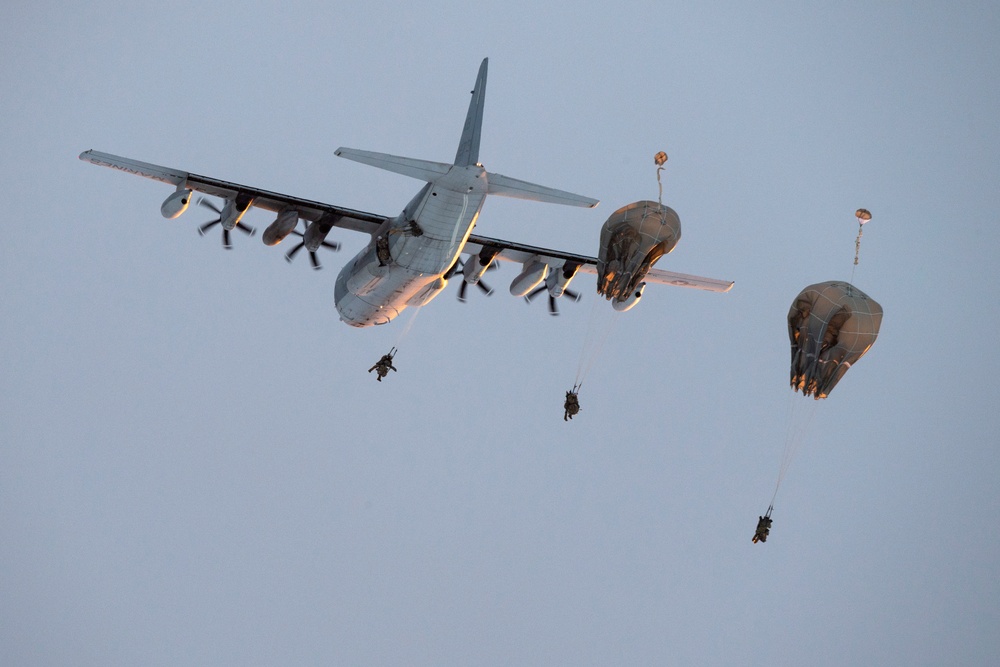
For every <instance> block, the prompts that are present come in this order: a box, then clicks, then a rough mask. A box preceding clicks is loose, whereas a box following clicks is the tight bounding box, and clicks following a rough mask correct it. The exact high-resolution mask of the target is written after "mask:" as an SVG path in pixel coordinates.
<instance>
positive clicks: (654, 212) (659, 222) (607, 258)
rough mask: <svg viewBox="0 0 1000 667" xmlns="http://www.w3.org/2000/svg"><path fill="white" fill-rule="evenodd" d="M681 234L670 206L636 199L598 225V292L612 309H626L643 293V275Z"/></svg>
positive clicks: (677, 219) (670, 247) (679, 221)
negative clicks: (609, 301)
mask: <svg viewBox="0 0 1000 667" xmlns="http://www.w3.org/2000/svg"><path fill="white" fill-rule="evenodd" d="M680 238H681V219H680V218H679V217H678V216H677V213H676V211H674V210H673V209H672V208H670V207H669V206H663V205H662V204H658V203H657V202H654V201H637V202H635V203H633V204H629V205H628V206H623V207H622V208H620V209H618V210H617V211H615V212H614V213H612V214H611V217H609V218H608V220H607V222H605V223H604V227H602V228H601V247H600V250H599V252H598V261H597V293H598V294H600V295H602V296H603V297H604V298H606V299H611V300H612V301H613V305H614V308H615V310H628V309H629V308H631V307H632V306H634V305H635V304H636V303H638V301H639V299H640V298H641V297H642V289H643V287H644V285H643V284H642V279H643V277H644V276H645V275H646V273H647V272H648V271H649V269H650V268H651V267H652V266H653V264H655V263H656V261H657V260H658V259H660V257H663V256H664V255H666V254H667V253H669V252H670V251H671V250H673V249H674V246H676V245H677V242H678V241H680Z"/></svg>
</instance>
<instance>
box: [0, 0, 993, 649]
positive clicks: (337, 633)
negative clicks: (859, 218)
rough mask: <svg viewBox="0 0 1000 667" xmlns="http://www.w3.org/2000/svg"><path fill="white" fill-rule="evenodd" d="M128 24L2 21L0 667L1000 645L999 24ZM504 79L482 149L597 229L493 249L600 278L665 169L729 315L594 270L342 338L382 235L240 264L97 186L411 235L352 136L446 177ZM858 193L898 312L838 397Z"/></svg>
mask: <svg viewBox="0 0 1000 667" xmlns="http://www.w3.org/2000/svg"><path fill="white" fill-rule="evenodd" d="M133 5H134V6H125V5H123V4H122V3H117V2H115V3H111V2H101V1H97V2H92V3H76V4H74V3H56V2H47V1H44V0H43V1H38V2H27V1H22V0H13V1H12V2H8V3H5V4H4V6H3V9H2V10H0V18H2V20H0V91H2V94H0V140H2V146H3V151H2V153H0V179H2V182H3V188H4V193H5V195H4V197H3V199H4V206H3V220H2V222H0V229H2V230H3V237H4V242H3V244H2V245H0V279H2V281H3V285H4V289H3V295H2V297H0V298H2V301H0V303H2V313H3V317H2V318H0V347H2V350H3V352H2V354H0V360H2V361H0V663H2V664H4V665H139V664H141V665H214V664H243V665H275V664H288V665H314V664H331V665H373V664H387V665H511V664H517V665H542V664H545V665H548V664H563V665H569V664H572V665H608V664H690V665H732V664H748V665H803V664H809V665H843V664H866V665H870V664H896V665H941V664H950V665H982V664H992V663H994V662H995V661H996V658H997V655H998V654H1000V577H998V576H997V572H998V571H1000V521H998V516H1000V485H998V483H997V479H998V473H1000V451H998V447H997V445H998V437H997V435H998V414H997V413H998V410H997V408H998V405H1000V391H998V388H997V383H996V377H997V375H998V373H1000V353H998V351H997V343H996V340H997V336H998V333H997V332H998V330H1000V314H998V309H997V306H996V299H995V295H996V293H997V289H998V287H1000V284H998V283H1000V281H998V261H997V260H998V259H1000V258H998V253H997V247H998V245H1000V226H998V224H997V211H998V210H1000V187H998V185H1000V178H998V175H1000V169H998V166H997V165H998V163H997V154H998V151H1000V123H998V121H997V118H998V113H997V111H998V108H1000V74H998V71H1000V70H998V67H997V66H998V64H1000V47H998V45H997V44H998V43H997V40H996V35H997V33H998V32H1000V7H998V5H996V3H990V2H960V3H939V2H910V3H888V2H874V3H872V2H839V3H833V5H830V6H824V7H821V8H818V7H815V6H808V7H807V6H804V5H803V3H795V2H786V3H781V2H779V3H745V2H708V3H684V4H678V3H671V2H667V3H663V2H647V3H624V4H620V5H609V4H608V3H589V4H587V3H584V4H581V3H579V2H575V3H568V2H567V3H561V2H560V3H547V4H545V5H544V6H543V7H539V6H538V4H537V3H528V2H519V1H511V2H504V3H478V4H477V3H471V4H470V3H468V2H439V3H413V2H368V3H350V4H348V3H334V4H331V3H319V2H315V3H312V2H288V3H282V5H281V8H280V9H278V8H277V7H278V5H277V4H272V3H253V2H250V3H246V2H240V3H237V2H207V3H205V2H183V1H181V2H174V3H168V4H162V3H161V4H160V5H156V6H155V7H152V6H146V3H133ZM813 5H815V3H813ZM484 57H489V58H490V70H489V83H488V87H487V93H486V109H485V122H484V127H483V135H482V150H481V161H482V162H483V163H484V164H485V165H486V167H487V168H488V169H490V170H493V171H496V172H499V173H502V174H505V175H508V176H513V177H516V178H521V179H525V180H529V181H533V182H537V183H542V184H544V185H548V186H552V187H557V188H561V189H566V190H570V191H572V192H577V193H580V194H583V195H587V196H592V197H596V198H599V199H601V200H602V203H601V205H600V206H599V207H598V208H597V209H595V210H585V209H577V208H569V207H560V206H554V205H548V204H538V203H532V202H522V201H515V200H509V199H502V198H499V197H493V198H490V199H489V200H488V201H487V202H486V205H485V207H484V209H483V212H482V215H481V216H480V219H479V225H478V227H477V230H476V231H477V233H480V234H483V235H487V236H495V237H499V238H504V239H509V240H515V241H520V242H525V243H532V244H536V245H542V246H548V247H558V248H562V249H565V250H568V251H572V252H579V253H586V254H591V255H592V254H596V252H597V239H598V234H599V230H600V227H601V225H602V224H603V222H604V220H605V219H606V218H607V217H608V216H609V215H610V214H611V213H612V212H613V211H614V210H615V209H616V208H618V207H619V206H623V205H625V204H627V203H629V202H632V201H636V200H640V199H654V200H655V199H656V196H657V185H656V176H655V167H654V165H653V160H652V158H653V155H654V154H655V153H656V152H657V151H659V150H665V151H666V152H667V153H668V154H669V155H670V161H669V162H668V164H667V167H666V170H665V172H664V202H665V203H668V204H669V205H671V206H672V207H673V208H674V209H676V210H677V212H678V213H679V215H680V217H681V220H682V223H683V238H682V240H681V242H680V244H679V246H678V247H677V249H676V250H675V251H674V253H673V254H671V255H670V256H668V257H666V258H664V259H662V260H661V262H660V264H659V265H658V266H659V267H661V268H666V269H672V270H675V271H681V272H685V273H695V274H699V275H704V276H711V277H717V278H724V279H731V280H735V281H736V286H735V288H734V289H733V290H732V291H731V292H730V293H728V294H712V293H707V292H700V291H696V290H682V289H675V288H670V287H651V288H650V289H647V291H646V295H645V297H644V299H643V301H642V303H641V304H639V305H638V306H637V307H636V308H634V309H633V310H632V311H630V312H628V313H625V314H623V315H620V316H617V317H613V316H612V314H611V308H610V306H609V304H607V303H606V302H604V301H600V302H598V301H597V299H596V297H595V294H594V292H593V290H594V285H593V279H592V278H590V277H587V276H581V277H580V278H578V279H577V282H576V283H574V287H575V288H576V289H578V290H580V291H581V292H583V293H584V294H585V296H584V298H583V300H582V301H581V302H579V303H576V304H574V303H562V304H561V306H562V316H560V317H558V318H554V317H550V316H549V315H548V314H547V312H546V308H545V305H544V300H538V301H536V302H535V303H533V304H531V306H530V307H529V306H527V305H525V304H524V302H523V301H522V300H519V299H515V298H513V297H511V296H510V295H509V294H508V293H507V289H506V288H507V286H508V285H509V282H510V280H512V279H513V278H514V276H515V275H516V273H517V269H516V267H514V266H511V265H505V266H504V268H503V270H502V271H500V272H495V273H491V274H490V275H489V276H488V278H487V281H488V282H489V283H490V284H491V286H493V287H495V288H496V290H497V292H496V293H495V294H494V295H493V296H492V297H490V298H488V299H487V298H481V297H482V295H481V294H479V293H478V292H475V291H474V292H473V293H471V297H472V298H471V299H470V302H469V303H467V304H465V305H462V304H460V303H458V302H457V301H456V299H455V296H454V294H455V286H449V289H448V291H447V292H446V293H445V294H442V295H441V296H439V297H438V298H437V300H435V301H434V302H433V303H432V304H430V305H429V306H428V307H426V308H423V309H421V310H419V311H407V312H406V313H405V314H404V315H403V316H402V317H401V318H400V319H398V320H396V321H395V322H393V323H392V324H391V325H389V326H386V327H382V328H379V329H366V330H356V329H353V328H351V327H348V326H346V325H344V324H342V323H340V322H339V321H338V317H337V313H336V311H335V309H334V306H333V283H334V279H335V277H336V274H337V271H338V270H339V269H340V267H341V266H342V265H343V263H344V262H346V261H347V260H348V259H349V258H350V257H351V256H352V255H353V254H354V252H356V251H357V250H358V249H360V248H361V247H362V246H363V245H364V243H365V242H366V240H367V238H366V237H362V236H361V235H358V234H354V233H351V232H346V231H335V232H334V233H333V234H332V235H331V238H333V239H335V240H337V241H339V242H341V243H342V244H343V245H344V248H343V250H342V251H341V252H340V253H339V254H329V253H324V254H323V255H322V256H321V259H322V261H323V262H324V265H325V270H323V271H318V272H314V271H312V270H310V268H309V265H308V261H307V258H306V257H305V256H304V255H302V256H300V257H298V258H297V259H296V262H295V263H294V264H292V265H289V264H287V263H286V262H285V261H284V260H283V258H282V251H283V250H286V249H287V248H284V247H282V248H266V247H264V246H262V245H261V243H260V239H259V235H258V237H255V238H253V239H248V238H246V237H244V236H242V235H237V236H234V245H235V248H234V249H233V250H232V251H231V252H224V251H223V250H222V249H221V248H220V241H219V238H218V236H219V235H218V232H217V231H215V230H213V233H211V234H210V235H209V236H207V237H205V238H201V237H199V235H198V234H197V232H196V228H197V226H198V224H199V223H201V222H204V221H206V220H208V219H209V218H210V217H211V216H210V214H209V213H208V211H206V210H200V209H195V208H193V209H191V210H190V211H188V213H187V214H185V215H184V216H182V217H181V218H180V219H178V220H172V221H169V220H164V219H163V218H162V217H161V216H160V214H159V205H160V203H161V202H162V201H163V199H164V198H165V197H166V196H167V195H168V194H170V189H169V188H168V187H167V186H164V185H162V184H159V183H156V182H153V181H147V180H145V179H140V178H136V177H132V176H129V175H127V174H123V173H118V172H115V171H112V170H109V169H101V168H97V167H94V166H92V165H89V164H86V163H83V162H80V161H79V160H78V159H77V156H78V155H79V153H80V152H81V151H84V150H87V149H96V150H101V151H106V152H110V153H115V154H119V155H124V156H128V157H132V158H135V159H139V160H143V161H147V162H153V163H156V164H162V165H167V166H170V167H175V168H180V169H185V170H189V171H192V172H195V173H201V174H205V175H210V176H214V177H217V178H222V179H226V180H231V181H235V182H239V183H245V184H248V185H252V186H257V187H262V188H267V189H271V190H277V191H280V192H285V193H288V194H292V195H296V196H301V197H307V198H312V199H318V200H322V201H327V202H331V203H337V204H341V205H345V206H349V207H352V208H358V209H362V210H367V211H372V212H375V213H380V214H385V215H395V214H397V213H398V212H399V211H400V210H401V208H402V207H403V206H404V205H405V204H406V202H407V201H409V199H410V197H412V195H413V194H414V193H415V192H416V190H417V189H418V188H419V187H420V184H419V183H418V182H416V181H413V180H411V179H407V178H405V177H402V176H398V175H394V174H390V173H388V172H382V171H379V170H376V169H371V168H369V167H365V166H363V165H359V164H356V163H352V162H348V161H346V160H341V159H338V158H336V157H335V156H334V155H333V152H334V150H336V149H337V148H338V147H339V146H347V147H353V148H361V149H367V150H375V151H383V152H391V153H396V154H400V155H406V156H411V157H417V158H423V159H429V160H437V161H450V160H451V159H452V157H453V156H454V153H455V149H456V146H457V142H458V139H459V135H460V133H461V128H462V123H463V120H464V115H465V112H466V108H467V106H468V99H469V98H468V93H469V91H470V90H471V88H472V84H473V82H474V80H475V76H476V71H477V68H478V66H479V63H480V61H481V60H482V58H484ZM859 207H865V208H868V209H869V210H871V211H872V214H873V216H874V220H873V221H872V222H871V223H870V224H869V225H867V226H866V227H865V235H864V239H863V243H862V247H861V263H860V265H859V267H858V269H857V273H856V275H855V278H854V283H855V284H856V285H857V286H858V287H859V288H861V289H862V290H864V291H865V292H867V293H868V294H869V295H870V296H871V297H873V298H874V299H875V300H876V301H878V302H879V303H880V304H881V305H882V307H883V308H884V311H885V318H884V321H883V324H882V330H881V333H880V336H879V339H878V342H877V343H876V344H875V346H874V347H873V348H872V349H871V351H870V352H869V354H868V355H867V356H866V357H865V358H864V359H862V360H861V361H860V362H859V363H858V364H857V365H856V366H855V367H854V368H852V369H851V370H850V372H849V373H848V374H847V375H846V377H845V378H844V379H843V380H842V381H841V383H840V384H839V385H838V386H837V387H836V389H835V390H834V392H833V393H832V394H831V396H830V398H829V399H827V400H825V401H821V402H819V403H818V404H816V403H812V402H811V399H804V398H802V397H801V396H800V395H797V394H793V393H792V392H791V390H790V389H789V388H788V362H789V351H788V350H789V347H788V338H787V329H786V322H785V318H786V314H787V311H788V308H789V305H790V304H791V302H792V299H793V298H794V297H795V295H796V294H797V293H798V292H799V290H801V289H802V288H803V287H805V286H806V285H809V284H812V283H816V282H821V281H825V280H835V279H841V280H846V279H849V278H850V277H851V268H852V259H853V253H854V236H855V232H856V230H857V224H856V222H855V219H854V215H853V214H854V211H855V209H857V208H859ZM248 221H249V222H250V223H251V224H254V225H256V226H257V227H258V229H262V228H263V226H265V225H266V224H268V222H269V221H270V216H269V215H265V214H264V213H263V212H253V213H252V214H250V215H249V217H248ZM417 312H418V313H419V316H414V313H417ZM609 327H613V329H612V330H611V334H610V336H609V337H608V339H607V342H606V343H605V344H604V345H603V346H602V347H599V348H596V352H597V356H596V357H595V360H594V363H593V366H592V369H591V370H590V372H589V373H588V374H587V376H586V382H585V384H584V386H583V389H582V392H581V395H580V400H581V404H582V408H583V409H582V411H581V413H580V415H579V416H578V417H577V418H576V419H574V420H573V421H572V422H570V423H566V422H564V421H563V419H562V400H563V396H564V392H565V391H566V390H567V389H569V388H570V386H572V384H573V382H574V379H575V378H576V376H577V373H578V372H579V370H580V368H581V359H582V358H586V357H585V355H584V352H585V351H586V350H588V349H590V350H593V349H595V348H589V347H588V346H587V341H588V340H593V339H595V338H596V337H599V336H598V334H599V333H601V332H604V331H607V330H608V328H609ZM393 345H396V346H398V347H399V353H398V356H397V357H396V366H397V368H398V369H399V372H398V373H394V374H392V375H391V377H389V378H387V380H386V381H384V382H382V383H377V382H376V381H375V378H374V374H371V375H369V374H368V373H366V371H367V369H368V368H369V367H370V366H371V364H372V363H374V362H375V360H376V359H378V357H379V356H380V355H381V354H383V353H384V352H386V351H387V350H388V349H389V348H390V347H391V346H393ZM806 404H808V405H806ZM803 410H814V412H815V414H814V416H813V417H812V420H811V423H810V425H809V428H808V431H807V435H806V438H805V440H804V441H803V443H802V446H801V449H800V452H799V454H798V456H797V458H796V459H795V460H794V462H793V464H792V466H791V469H790V471H789V473H788V476H787V478H786V479H785V481H784V483H783V484H782V486H781V488H780V491H779V494H778V496H777V500H776V503H775V512H774V515H773V516H774V527H773V529H772V532H771V538H770V539H769V540H768V542H767V543H766V544H763V545H761V544H757V545H754V544H751V541H750V538H751V536H752V534H753V529H754V526H755V524H756V521H757V516H758V515H759V514H761V513H763V512H764V511H765V510H766V508H767V505H768V502H769V500H770V498H771V495H772V492H773V490H774V485H775V481H776V478H777V474H778V469H779V465H780V460H781V455H782V450H783V448H784V445H785V442H786V430H787V428H788V424H789V421H790V419H795V418H797V417H796V415H797V414H798V413H800V412H802V411H803Z"/></svg>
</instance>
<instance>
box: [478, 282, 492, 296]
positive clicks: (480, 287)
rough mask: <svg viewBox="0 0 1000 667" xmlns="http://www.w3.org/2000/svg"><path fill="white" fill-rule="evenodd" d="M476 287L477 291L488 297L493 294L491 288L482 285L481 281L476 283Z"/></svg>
mask: <svg viewBox="0 0 1000 667" xmlns="http://www.w3.org/2000/svg"><path fill="white" fill-rule="evenodd" d="M476 287H478V288H479V289H481V290H482V291H483V292H484V293H485V294H486V296H489V295H490V294H493V288H492V287H490V286H489V285H487V284H486V283H484V282H483V281H482V280H480V281H479V282H478V283H476Z"/></svg>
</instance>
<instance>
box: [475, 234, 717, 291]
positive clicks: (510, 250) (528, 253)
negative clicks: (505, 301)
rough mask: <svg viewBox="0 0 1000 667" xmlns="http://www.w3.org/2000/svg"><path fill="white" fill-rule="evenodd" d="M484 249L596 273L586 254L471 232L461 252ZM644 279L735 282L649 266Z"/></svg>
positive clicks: (713, 284)
mask: <svg viewBox="0 0 1000 667" xmlns="http://www.w3.org/2000/svg"><path fill="white" fill-rule="evenodd" d="M483 249H488V250H489V251H490V253H492V251H498V252H497V254H496V257H495V259H499V260H506V261H509V262H518V263H521V264H523V263H525V262H527V261H529V260H530V259H532V258H535V259H537V260H538V261H541V262H544V263H545V264H548V265H549V270H550V271H551V270H553V269H558V268H562V267H563V266H565V265H567V264H570V265H573V264H576V265H577V266H578V267H579V268H578V271H579V272H580V273H589V274H591V275H595V276H596V275H597V258H596V257H588V256H587V255H577V254H575V253H571V252H563V251H562V250H550V249H548V248H538V247H536V246H530V245H526V244H523V243H514V242H512V241H503V240H501V239H492V238H487V237H485V236H478V235H476V234H473V235H471V236H470V237H469V242H468V243H467V244H466V245H465V249H464V250H463V251H462V252H465V253H469V254H473V255H475V254H478V253H479V252H481V251H482V250H483ZM643 280H644V281H645V282H647V283H656V284H659V285H674V286H675V287H693V288H694V289H700V290H706V291H709V292H728V291H729V290H730V289H732V287H733V285H734V283H733V282H732V281H731V280H717V279H715V278H702V277H701V276H691V275H688V274H686V273H675V272H673V271H664V270H662V269H655V268H654V269H650V270H649V272H648V273H647V274H646V276H645V277H644V278H643Z"/></svg>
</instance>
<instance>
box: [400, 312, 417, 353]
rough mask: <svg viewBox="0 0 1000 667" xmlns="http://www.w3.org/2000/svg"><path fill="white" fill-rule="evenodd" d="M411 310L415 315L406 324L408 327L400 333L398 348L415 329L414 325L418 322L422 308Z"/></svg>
mask: <svg viewBox="0 0 1000 667" xmlns="http://www.w3.org/2000/svg"><path fill="white" fill-rule="evenodd" d="M411 310H413V314H412V315H411V316H410V319H409V321H408V322H407V323H406V326H405V327H403V330H402V331H400V332H399V336H398V337H397V338H396V347H397V348H398V347H399V346H400V344H401V343H402V342H403V339H404V338H406V336H407V334H409V333H410V329H412V328H413V323H414V322H416V321H417V315H419V314H420V308H412V309H411Z"/></svg>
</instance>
